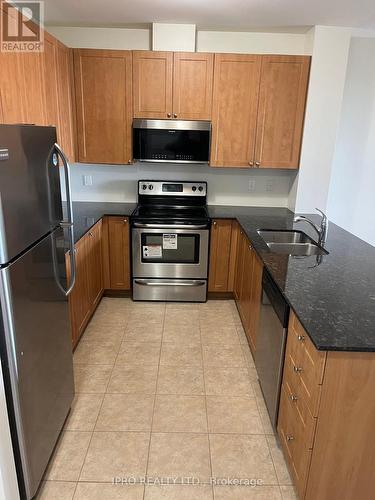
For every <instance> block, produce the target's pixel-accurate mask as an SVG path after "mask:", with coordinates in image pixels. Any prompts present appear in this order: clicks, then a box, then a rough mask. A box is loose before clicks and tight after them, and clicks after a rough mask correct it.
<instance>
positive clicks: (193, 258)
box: [141, 233, 200, 264]
mask: <svg viewBox="0 0 375 500" xmlns="http://www.w3.org/2000/svg"><path fill="white" fill-rule="evenodd" d="M172 234H173V236H174V235H176V236H177V240H176V241H173V242H172V243H171V241H170V240H169V238H168V235H169V233H142V235H141V246H142V248H141V259H142V262H153V263H155V262H160V263H164V264H199V243H200V236H199V234H182V233H181V234H177V233H172ZM164 236H166V237H164ZM171 247H172V248H171Z"/></svg>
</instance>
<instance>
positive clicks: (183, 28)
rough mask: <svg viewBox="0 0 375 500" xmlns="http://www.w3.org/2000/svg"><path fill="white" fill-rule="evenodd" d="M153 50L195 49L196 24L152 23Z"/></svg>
mask: <svg viewBox="0 0 375 500" xmlns="http://www.w3.org/2000/svg"><path fill="white" fill-rule="evenodd" d="M152 50H173V51H174V52H194V51H195V24H170V23H152Z"/></svg>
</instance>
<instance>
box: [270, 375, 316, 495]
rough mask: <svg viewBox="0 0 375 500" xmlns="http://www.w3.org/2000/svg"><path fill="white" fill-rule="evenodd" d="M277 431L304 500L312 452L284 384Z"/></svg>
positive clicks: (295, 483) (303, 427)
mask: <svg viewBox="0 0 375 500" xmlns="http://www.w3.org/2000/svg"><path fill="white" fill-rule="evenodd" d="M277 430H278V434H279V437H280V441H281V445H282V448H283V450H284V455H285V457H286V459H287V461H288V464H289V470H290V472H291V474H292V476H293V479H294V485H295V487H296V489H297V491H298V494H299V497H300V498H303V497H304V493H305V489H306V481H307V475H308V471H309V467H310V461H311V455H312V450H311V449H310V448H309V444H310V443H308V442H307V441H308V439H306V434H305V432H306V428H305V425H304V423H303V422H302V420H301V418H300V416H299V413H298V412H297V410H296V407H295V405H294V401H292V399H291V397H290V393H288V390H287V388H286V386H285V385H284V384H283V386H282V389H281V398H280V409H279V419H278V424H277Z"/></svg>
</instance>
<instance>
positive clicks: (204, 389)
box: [199, 322, 214, 499]
mask: <svg viewBox="0 0 375 500" xmlns="http://www.w3.org/2000/svg"><path fill="white" fill-rule="evenodd" d="M199 335H200V339H201V355H202V364H203V369H202V374H203V391H204V406H205V410H206V423H207V442H208V458H209V461H210V473H211V477H213V472H212V458H211V444H210V435H209V432H210V427H209V421H208V410H207V392H206V379H205V375H204V363H203V345H202V331H201V325H200V322H199ZM211 492H212V499H214V486H213V484H211Z"/></svg>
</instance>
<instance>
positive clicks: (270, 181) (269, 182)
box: [266, 179, 273, 193]
mask: <svg viewBox="0 0 375 500" xmlns="http://www.w3.org/2000/svg"><path fill="white" fill-rule="evenodd" d="M266 191H268V192H269V193H270V192H271V191H273V179H267V180H266Z"/></svg>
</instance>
